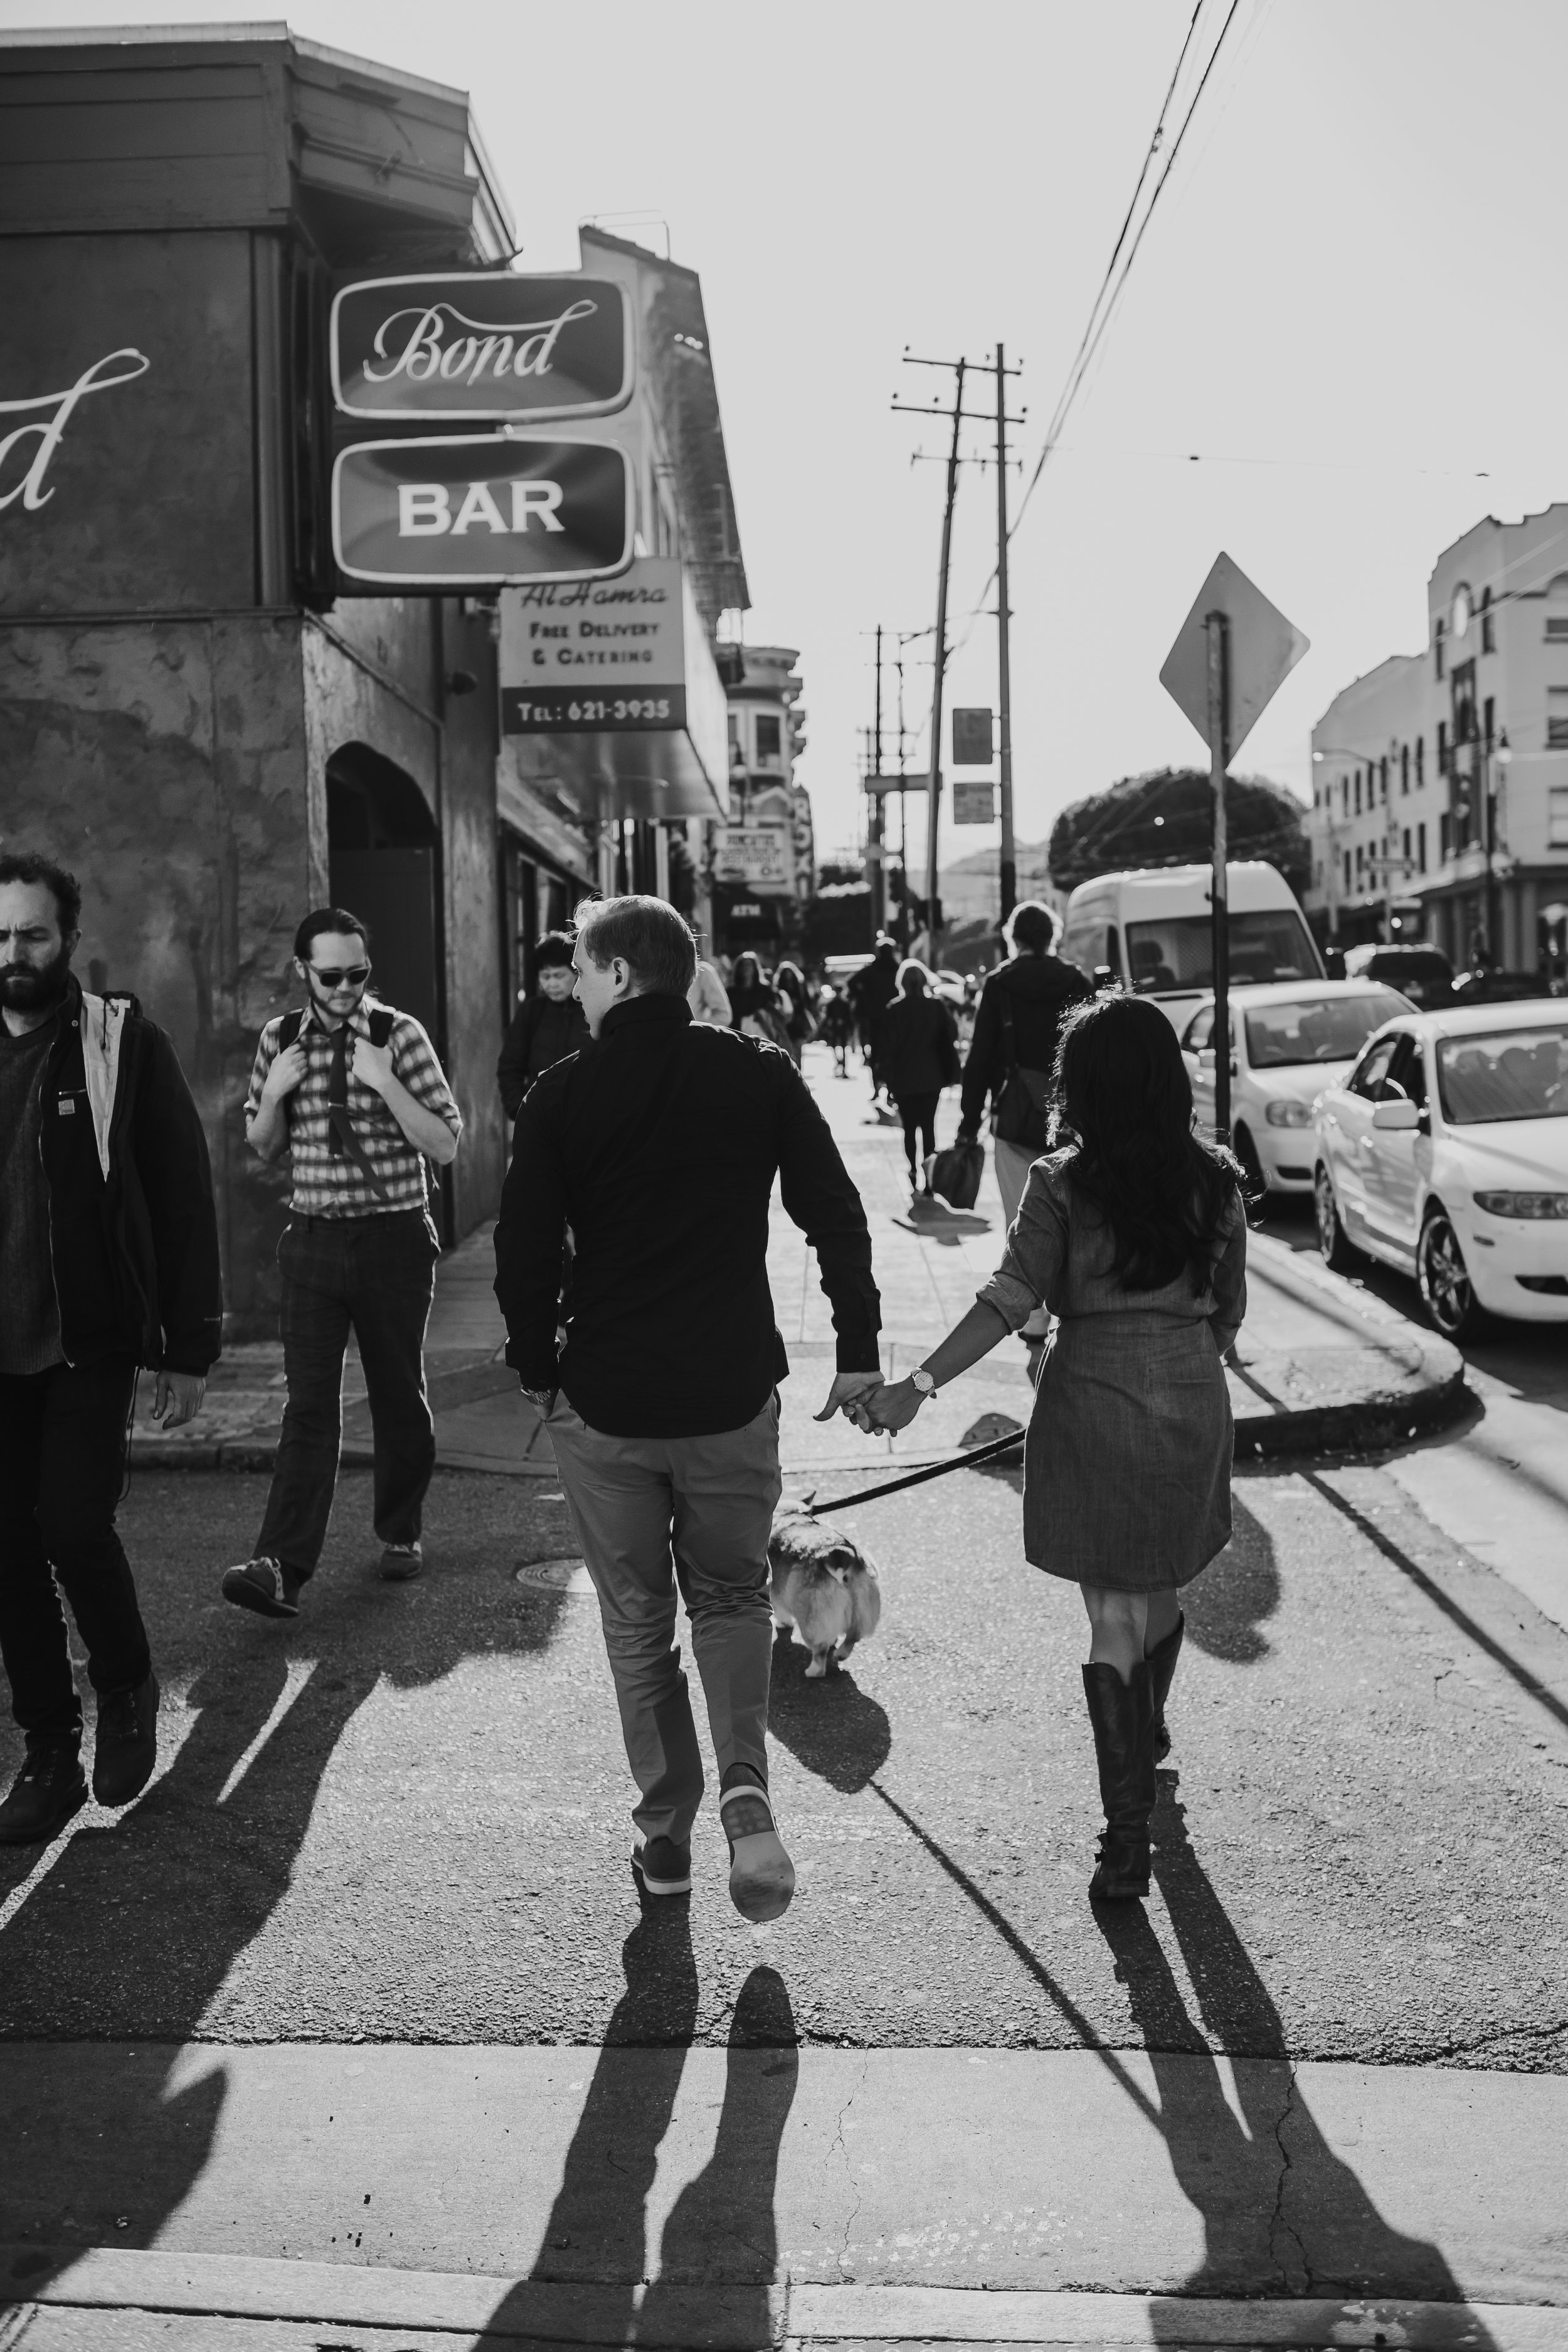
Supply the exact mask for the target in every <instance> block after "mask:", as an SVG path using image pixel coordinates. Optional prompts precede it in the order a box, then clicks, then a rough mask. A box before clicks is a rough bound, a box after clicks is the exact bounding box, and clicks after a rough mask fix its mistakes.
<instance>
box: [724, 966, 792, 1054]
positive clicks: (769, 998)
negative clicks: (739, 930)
mask: <svg viewBox="0 0 1568 2352" xmlns="http://www.w3.org/2000/svg"><path fill="white" fill-rule="evenodd" d="M791 1009H792V1008H791V1005H790V1001H789V999H788V997H787V996H786V995H785V994H784V991H783V989H782V988H775V987H774V986H773V982H772V981H771V980H765V979H764V978H763V967H762V965H761V964H760V963H759V962H758V961H757V959H756V957H755V956H754V955H752V952H751V950H750V949H749V948H748V949H747V950H746V952H745V953H744V954H743V955H738V956H737V957H736V958H735V976H734V978H733V979H732V980H731V982H730V1026H731V1029H739V1030H741V1031H742V1032H743V1033H744V1034H745V1035H747V1036H748V1037H765V1038H766V1039H767V1040H768V1042H769V1044H770V1045H783V1046H784V1049H785V1051H786V1052H787V1051H788V1050H789V1020H790V1012H791ZM748 1024H749V1025H748Z"/></svg>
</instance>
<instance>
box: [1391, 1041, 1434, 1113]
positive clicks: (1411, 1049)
mask: <svg viewBox="0 0 1568 2352" xmlns="http://www.w3.org/2000/svg"><path fill="white" fill-rule="evenodd" d="M1388 1082H1389V1084H1390V1086H1392V1087H1398V1088H1399V1089H1400V1092H1401V1093H1402V1094H1405V1095H1406V1096H1408V1097H1409V1099H1410V1100H1411V1101H1412V1102H1413V1103H1414V1104H1415V1108H1416V1109H1417V1110H1425V1109H1426V1055H1425V1054H1424V1053H1423V1051H1422V1049H1421V1040H1420V1038H1419V1037H1412V1036H1411V1034H1410V1033H1409V1031H1408V1030H1405V1031H1403V1032H1402V1033H1401V1035H1400V1039H1399V1043H1398V1045H1396V1046H1395V1047H1394V1059H1393V1061H1392V1063H1391V1064H1390V1065H1389V1071H1388Z"/></svg>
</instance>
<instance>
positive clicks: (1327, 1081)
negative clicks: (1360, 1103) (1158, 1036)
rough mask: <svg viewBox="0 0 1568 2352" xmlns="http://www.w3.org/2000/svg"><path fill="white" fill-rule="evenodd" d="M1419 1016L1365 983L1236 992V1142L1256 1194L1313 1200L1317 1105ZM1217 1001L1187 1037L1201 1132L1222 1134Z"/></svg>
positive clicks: (1390, 992) (1267, 986)
mask: <svg viewBox="0 0 1568 2352" xmlns="http://www.w3.org/2000/svg"><path fill="white" fill-rule="evenodd" d="M1413 1010H1414V1007H1413V1006H1412V1004H1411V1003H1410V1000H1409V998H1408V997H1407V996H1401V995H1400V993H1399V992H1398V990H1397V989H1395V988H1384V986H1383V985H1382V984H1381V983H1380V982H1376V981H1366V980H1313V981H1300V980H1297V981H1269V982H1253V983H1252V984H1251V985H1250V986H1247V987H1243V988H1233V989H1232V990H1231V992H1230V1072H1231V1078H1230V1141H1231V1143H1232V1145H1233V1147H1234V1149H1235V1151H1236V1156H1237V1159H1238V1160H1240V1162H1241V1164H1242V1167H1243V1168H1244V1169H1245V1171H1246V1172H1247V1190H1248V1191H1249V1192H1252V1193H1253V1194H1254V1195H1261V1194H1263V1193H1265V1192H1298V1193H1302V1192H1310V1191H1311V1189H1312V1137H1311V1126H1312V1105H1313V1103H1314V1101H1315V1100H1316V1098H1317V1097H1318V1096H1319V1095H1320V1094H1321V1092H1322V1089H1323V1088H1324V1087H1325V1086H1331V1085H1332V1084H1333V1083H1334V1082H1335V1081H1336V1080H1338V1079H1340V1078H1342V1077H1343V1076H1345V1074H1346V1072H1347V1071H1348V1070H1349V1068H1350V1066H1351V1065H1352V1062H1353V1061H1354V1060H1355V1057H1356V1055H1358V1054H1359V1053H1360V1051H1361V1049H1362V1047H1363V1045H1364V1044H1365V1043H1366V1041H1367V1039H1368V1038H1369V1037H1370V1036H1371V1035H1372V1034H1373V1030H1374V1029H1381V1028H1382V1026H1383V1024H1384V1022H1385V1021H1388V1020H1391V1019H1392V1018H1393V1016H1394V1014H1395V1013H1409V1012H1412V1011H1413ZM1213 1034H1214V999H1213V997H1212V996H1211V997H1210V998H1209V1000H1208V1002H1207V1003H1206V1004H1201V1005H1200V1006H1199V1007H1198V1009H1197V1011H1196V1012H1195V1013H1194V1014H1193V1017H1192V1019H1191V1020H1190V1021H1189V1022H1188V1023H1187V1025H1186V1027H1185V1029H1184V1031H1183V1032H1182V1052H1183V1055H1184V1057H1185V1060H1186V1065H1187V1075H1188V1076H1189V1077H1190V1078H1191V1080H1192V1084H1193V1107H1194V1110H1195V1111H1196V1113H1197V1119H1198V1125H1199V1126H1200V1127H1201V1128H1202V1129H1204V1130H1205V1133H1206V1134H1212V1133H1213V1132H1214V1112H1215V1100H1214V1045H1213Z"/></svg>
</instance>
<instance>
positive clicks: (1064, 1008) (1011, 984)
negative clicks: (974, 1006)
mask: <svg viewBox="0 0 1568 2352" xmlns="http://www.w3.org/2000/svg"><path fill="white" fill-rule="evenodd" d="M1060 932H1061V926H1060V924H1059V923H1058V920H1057V919H1056V917H1055V915H1053V914H1052V912H1051V910H1050V908H1048V907H1043V906H1041V905H1040V904H1039V902H1038V900H1037V899H1034V898H1026V899H1025V900H1024V901H1023V903H1022V905H1020V906H1017V907H1015V908H1014V909H1013V912H1012V914H1011V915H1010V916H1009V917H1008V919H1007V921H1006V923H1005V926H1004V929H1003V937H1004V938H1005V940H1006V942H1007V961H1006V962H1005V963H1003V964H999V965H998V966H997V968H996V970H995V971H993V972H989V973H988V974H987V975H986V979H985V984H984V987H983V988H982V990H981V992H980V1005H979V1010H978V1011H977V1012H976V1013H975V1016H974V1034H973V1039H972V1040H971V1043H970V1047H969V1056H968V1059H967V1060H966V1062H965V1063H964V1066H963V1108H962V1110H961V1113H960V1124H959V1129H958V1140H959V1142H960V1143H973V1142H975V1141H976V1140H977V1139H978V1138H979V1134H980V1123H981V1121H982V1119H983V1118H984V1117H985V1111H986V1106H987V1104H990V1105H991V1106H992V1119H991V1129H992V1138H993V1150H994V1160H995V1163H996V1187H997V1190H998V1191H999V1192H1000V1193H1001V1195H1002V1214H1003V1217H1004V1219H1005V1222H1006V1223H1007V1224H1009V1225H1011V1224H1012V1223H1013V1220H1014V1218H1015V1217H1016V1215H1017V1213H1018V1203H1019V1202H1020V1201H1021V1200H1022V1198H1023V1196H1024V1185H1025V1183H1026V1180H1027V1177H1028V1173H1029V1170H1030V1168H1031V1167H1032V1166H1033V1164H1034V1162H1035V1160H1037V1159H1038V1157H1039V1155H1040V1153H1041V1152H1042V1151H1044V1150H1045V1149H1046V1108H1047V1100H1048V1097H1049V1095H1050V1092H1051V1087H1052V1077H1051V1073H1052V1071H1053V1070H1054V1069H1055V1067H1056V1060H1057V1046H1058V1042H1059V1040H1060V1035H1061V1025H1062V1020H1063V1017H1064V1015H1065V1014H1066V1013H1068V1010H1069V1009H1070V1007H1071V1006H1073V1005H1074V1004H1080V1003H1083V1001H1084V1000H1085V998H1087V997H1089V996H1090V995H1092V994H1093V991H1092V989H1091V988H1090V986H1089V982H1088V981H1087V980H1086V979H1085V978H1084V976H1083V974H1082V972H1081V971H1079V969H1078V966H1077V965H1076V964H1071V963H1067V962H1064V961H1063V960H1062V959H1061V957H1059V956H1058V954H1057V953H1056V944H1057V940H1058V938H1059V936H1060ZM1049 1323H1050V1318H1049V1317H1048V1316H1047V1314H1046V1312H1045V1310H1044V1308H1041V1309H1040V1310H1039V1312H1038V1313H1037V1314H1035V1315H1033V1316H1031V1317H1030V1318H1029V1319H1028V1321H1027V1322H1026V1324H1025V1325H1024V1328H1023V1329H1022V1331H1021V1332H1020V1334H1019V1337H1020V1338H1021V1339H1023V1342H1024V1345H1025V1347H1026V1349H1027V1350H1028V1353H1029V1360H1030V1370H1031V1371H1033V1370H1036V1369H1037V1365H1038V1360H1039V1351H1040V1349H1041V1347H1042V1346H1043V1345H1044V1342H1045V1338H1046V1333H1047V1329H1048V1328H1049Z"/></svg>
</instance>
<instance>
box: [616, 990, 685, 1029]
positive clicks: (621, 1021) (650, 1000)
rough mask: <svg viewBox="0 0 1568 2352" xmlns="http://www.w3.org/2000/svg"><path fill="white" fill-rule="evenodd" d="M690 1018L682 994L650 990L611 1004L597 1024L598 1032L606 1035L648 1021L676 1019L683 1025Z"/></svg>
mask: <svg viewBox="0 0 1568 2352" xmlns="http://www.w3.org/2000/svg"><path fill="white" fill-rule="evenodd" d="M690 1020H691V1007H690V1005H689V1004H688V1003H687V1002H686V999H685V997H684V996H659V995H657V994H655V993H653V992H649V993H648V994H647V995H646V996H627V997H623V998H622V1000H621V1002H620V1003H619V1004H612V1005H611V1007H610V1009H609V1011H608V1012H607V1013H605V1017H604V1019H603V1021H601V1023H600V1024H599V1034H600V1036H601V1037H608V1036H611V1035H613V1034H615V1033H616V1031H618V1030H621V1029H630V1028H632V1027H634V1026H641V1025H642V1024H645V1023H647V1022H650V1021H678V1022H679V1023H680V1024H681V1025H682V1027H685V1026H687V1025H688V1024H689V1023H690Z"/></svg>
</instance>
